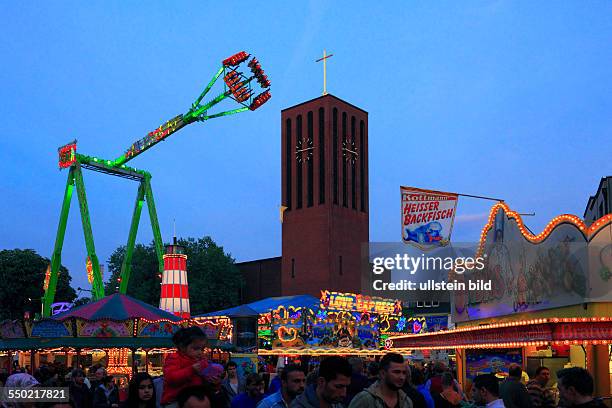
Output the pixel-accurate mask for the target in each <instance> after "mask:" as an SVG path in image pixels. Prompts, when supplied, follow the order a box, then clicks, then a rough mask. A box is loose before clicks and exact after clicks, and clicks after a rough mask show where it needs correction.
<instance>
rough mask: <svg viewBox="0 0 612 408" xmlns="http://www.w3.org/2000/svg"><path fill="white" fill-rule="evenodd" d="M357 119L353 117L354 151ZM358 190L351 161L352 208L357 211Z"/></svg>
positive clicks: (352, 139)
mask: <svg viewBox="0 0 612 408" xmlns="http://www.w3.org/2000/svg"><path fill="white" fill-rule="evenodd" d="M356 136H357V135H356V134H355V117H354V116H351V145H352V146H353V150H354V149H355V146H354V145H355V137H356ZM356 188H357V180H356V179H355V160H354V159H353V160H351V208H353V209H357V197H356V196H355V190H356Z"/></svg>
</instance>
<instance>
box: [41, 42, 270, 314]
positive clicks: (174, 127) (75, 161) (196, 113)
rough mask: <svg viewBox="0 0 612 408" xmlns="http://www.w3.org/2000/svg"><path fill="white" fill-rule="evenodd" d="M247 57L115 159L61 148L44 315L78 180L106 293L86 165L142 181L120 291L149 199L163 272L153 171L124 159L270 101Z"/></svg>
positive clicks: (90, 251) (95, 268)
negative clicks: (216, 88) (217, 88)
mask: <svg viewBox="0 0 612 408" xmlns="http://www.w3.org/2000/svg"><path fill="white" fill-rule="evenodd" d="M248 58H249V54H247V53H245V52H244V51H243V52H239V53H237V54H235V55H233V56H231V57H229V58H227V59H225V60H224V61H223V62H222V66H221V68H219V70H218V71H217V72H216V73H215V75H214V76H213V77H212V79H211V80H210V82H209V83H208V85H207V86H206V88H205V89H204V91H202V93H201V94H200V96H199V97H198V98H197V99H196V100H195V102H194V103H193V104H192V106H191V108H190V109H189V110H188V111H187V113H185V114H181V115H178V116H176V117H174V118H172V119H170V120H169V121H167V122H166V123H164V124H163V125H161V126H160V127H159V128H157V129H155V130H154V131H152V132H149V133H148V134H147V135H146V136H145V137H144V138H142V139H140V140H138V141H136V142H135V143H134V144H132V145H131V146H130V147H129V148H128V149H127V151H126V152H125V153H124V154H122V155H121V156H119V157H118V158H116V159H115V160H104V159H100V158H97V157H90V156H85V155H82V154H79V153H76V141H74V142H72V143H69V144H67V145H65V146H63V147H61V148H60V149H59V155H60V168H68V169H69V171H68V180H67V182H66V189H65V192H64V200H63V203H62V209H61V213H60V219H59V225H58V228H57V235H56V238H55V246H54V250H53V255H52V257H51V268H50V275H49V276H48V277H46V282H45V293H44V295H43V299H42V304H43V310H42V314H43V316H44V317H48V316H50V315H51V305H52V303H53V301H54V298H55V291H56V287H57V279H58V274H59V269H60V266H61V263H62V247H63V245H64V236H65V233H66V224H67V221H68V213H69V211H70V202H71V199H72V193H73V190H74V188H75V186H76V189H77V197H78V201H79V209H80V212H81V222H82V225H83V233H84V235H85V246H86V248H87V255H88V257H89V260H90V261H91V268H92V271H91V272H92V275H93V276H92V278H93V279H92V291H91V293H92V298H93V299H94V300H98V299H101V298H103V297H104V284H103V282H102V275H101V273H100V263H99V261H98V257H97V256H96V251H95V246H94V239H93V232H92V229H91V222H90V218H89V208H88V206H87V196H86V194H85V184H84V182H83V173H82V170H81V169H82V168H85V169H88V170H93V171H98V172H102V173H106V174H110V175H113V176H118V177H123V178H127V179H131V180H135V181H138V182H139V187H138V193H137V194H136V202H135V204H134V211H133V214H132V222H131V224H130V232H129V235H128V240H127V245H126V251H125V258H124V259H123V264H122V266H121V278H120V285H119V292H120V293H123V294H125V293H126V291H127V287H128V282H129V279H130V272H131V262H132V254H133V251H134V245H135V242H136V234H137V232H138V225H139V222H140V215H141V212H142V207H143V205H144V202H145V201H146V203H147V207H148V210H149V217H150V218H151V227H152V229H153V240H154V242H155V250H156V253H157V260H158V264H159V273H162V272H163V269H164V263H163V258H162V256H163V241H162V236H161V232H160V229H159V222H158V220H157V211H156V210H155V201H154V199H153V190H152V189H151V174H150V173H148V172H146V171H144V170H138V169H135V168H131V167H128V166H126V165H125V163H127V162H128V161H129V160H132V159H133V158H135V157H136V156H138V155H140V154H142V153H143V152H145V151H146V150H148V149H150V148H151V147H153V146H154V145H156V144H157V143H159V142H161V141H162V140H165V139H166V138H167V137H168V136H170V135H172V134H173V133H176V132H177V131H178V130H180V129H182V128H183V127H185V126H187V125H189V124H191V123H194V122H203V121H205V120H208V119H214V118H218V117H222V116H227V115H232V114H236V113H240V112H244V111H247V110H255V109H257V108H259V107H260V106H261V105H263V104H264V103H265V102H267V100H268V99H270V92H269V90H267V89H266V88H269V86H270V82H269V81H268V79H267V77H266V76H265V75H264V73H263V70H262V69H261V66H260V65H259V62H258V61H257V59H256V58H253V59H252V60H251V61H250V62H249V64H248V66H249V68H250V71H251V73H252V75H251V76H250V77H247V76H245V75H244V74H243V73H241V72H239V71H237V68H238V66H239V65H240V64H241V63H243V62H245V61H246V60H247V59H248ZM221 74H225V75H224V90H223V92H221V93H220V94H219V95H217V96H216V97H215V98H213V99H212V100H211V101H210V102H207V103H205V104H201V102H202V99H203V98H204V96H205V95H206V94H207V93H208V92H209V91H210V89H211V88H212V86H213V85H214V84H215V82H216V81H217V80H218V79H219V77H220V76H221ZM254 79H255V80H256V81H257V82H258V83H259V85H260V86H261V88H262V89H264V91H263V92H261V93H260V94H259V95H257V96H256V97H254V96H253V90H252V86H251V84H252V81H253V80H254ZM226 98H231V99H233V100H234V101H236V102H237V103H239V104H240V105H241V106H240V107H239V108H236V109H232V110H228V111H223V112H218V113H214V114H209V113H208V110H209V109H210V108H212V107H213V106H215V105H217V104H218V103H219V102H221V101H223V100H224V99H226Z"/></svg>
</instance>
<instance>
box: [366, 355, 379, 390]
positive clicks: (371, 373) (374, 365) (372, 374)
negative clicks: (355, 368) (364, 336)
mask: <svg viewBox="0 0 612 408" xmlns="http://www.w3.org/2000/svg"><path fill="white" fill-rule="evenodd" d="M379 371H380V365H379V364H378V362H376V361H370V364H368V387H369V386H370V385H372V384H374V383H375V382H376V381H378V372H379Z"/></svg>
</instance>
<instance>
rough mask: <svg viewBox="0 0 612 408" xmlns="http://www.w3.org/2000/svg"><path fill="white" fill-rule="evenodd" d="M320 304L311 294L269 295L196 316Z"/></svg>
mask: <svg viewBox="0 0 612 408" xmlns="http://www.w3.org/2000/svg"><path fill="white" fill-rule="evenodd" d="M319 304H320V300H319V299H317V298H316V297H314V296H310V295H296V296H279V297H269V298H266V299H262V300H258V301H256V302H252V303H247V304H245V305H240V306H236V307H232V308H229V309H224V310H218V311H216V312H210V313H206V314H203V315H199V316H195V317H210V316H228V317H249V316H257V315H259V314H263V313H268V312H270V311H271V310H275V309H276V308H278V307H279V306H293V307H308V308H311V309H315V308H317V307H318V306H319Z"/></svg>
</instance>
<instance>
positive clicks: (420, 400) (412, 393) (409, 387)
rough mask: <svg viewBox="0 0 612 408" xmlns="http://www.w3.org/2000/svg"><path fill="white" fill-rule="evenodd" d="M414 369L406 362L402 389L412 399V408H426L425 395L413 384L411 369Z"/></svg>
mask: <svg viewBox="0 0 612 408" xmlns="http://www.w3.org/2000/svg"><path fill="white" fill-rule="evenodd" d="M413 370H414V371H416V370H417V368H414V367H410V366H409V365H407V364H406V382H405V383H404V386H403V387H402V390H403V391H404V392H405V393H406V395H407V396H408V398H410V400H411V401H412V405H413V406H414V408H427V402H426V401H425V396H424V395H423V394H421V393H420V392H419V390H417V389H416V388H415V384H413V382H412V371H413Z"/></svg>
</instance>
